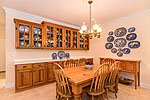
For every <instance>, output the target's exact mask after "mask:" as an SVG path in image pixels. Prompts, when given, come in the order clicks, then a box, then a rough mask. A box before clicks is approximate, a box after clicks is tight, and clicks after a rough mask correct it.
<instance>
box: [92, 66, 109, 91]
mask: <svg viewBox="0 0 150 100" xmlns="http://www.w3.org/2000/svg"><path fill="white" fill-rule="evenodd" d="M108 74H109V65H108V64H102V65H100V66H99V68H98V69H97V70H96V72H95V74H94V77H93V80H92V84H91V87H90V92H104V83H105V79H106V77H107V75H108Z"/></svg>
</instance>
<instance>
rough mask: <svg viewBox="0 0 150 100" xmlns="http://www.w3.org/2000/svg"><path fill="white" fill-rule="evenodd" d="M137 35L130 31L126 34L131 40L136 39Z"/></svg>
mask: <svg viewBox="0 0 150 100" xmlns="http://www.w3.org/2000/svg"><path fill="white" fill-rule="evenodd" d="M136 37H137V35H136V34H135V33H130V34H128V35H127V36H126V39H127V40H129V41H130V40H135V39H136Z"/></svg>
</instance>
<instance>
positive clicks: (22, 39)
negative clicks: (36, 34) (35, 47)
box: [16, 23, 31, 48]
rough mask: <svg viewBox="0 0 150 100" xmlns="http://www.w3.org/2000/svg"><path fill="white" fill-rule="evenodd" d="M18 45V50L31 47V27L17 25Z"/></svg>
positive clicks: (22, 24) (21, 24)
mask: <svg viewBox="0 0 150 100" xmlns="http://www.w3.org/2000/svg"><path fill="white" fill-rule="evenodd" d="M18 25H19V26H18V28H16V30H17V29H18V32H17V34H18V41H19V43H18V45H17V47H19V48H30V47H31V27H30V25H28V24H24V23H19V24H18Z"/></svg>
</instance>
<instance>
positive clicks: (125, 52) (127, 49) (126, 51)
mask: <svg viewBox="0 0 150 100" xmlns="http://www.w3.org/2000/svg"><path fill="white" fill-rule="evenodd" d="M122 52H123V53H124V54H129V53H130V52H131V51H130V49H129V48H124V49H123V50H122Z"/></svg>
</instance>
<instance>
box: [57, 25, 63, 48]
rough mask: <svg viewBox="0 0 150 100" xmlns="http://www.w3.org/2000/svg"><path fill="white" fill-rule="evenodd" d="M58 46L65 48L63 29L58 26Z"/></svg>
mask: <svg viewBox="0 0 150 100" xmlns="http://www.w3.org/2000/svg"><path fill="white" fill-rule="evenodd" d="M56 48H60V49H62V48H63V29H62V28H59V27H57V28H56Z"/></svg>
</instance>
